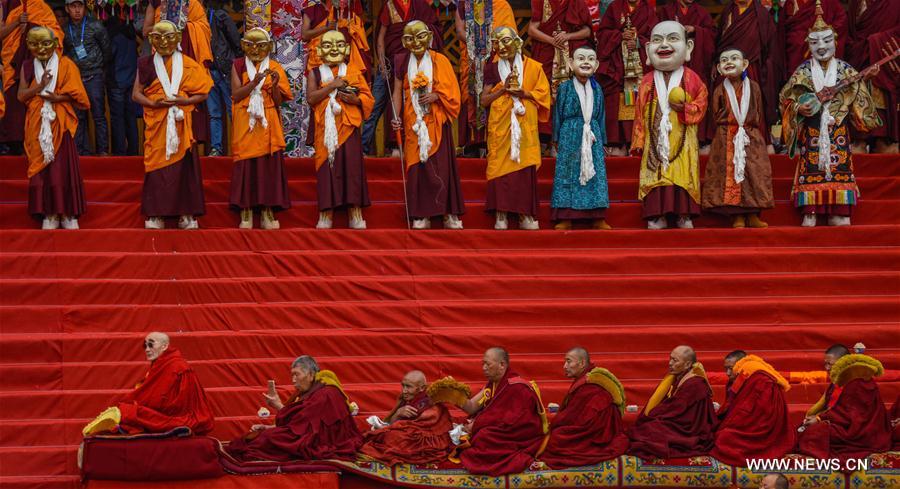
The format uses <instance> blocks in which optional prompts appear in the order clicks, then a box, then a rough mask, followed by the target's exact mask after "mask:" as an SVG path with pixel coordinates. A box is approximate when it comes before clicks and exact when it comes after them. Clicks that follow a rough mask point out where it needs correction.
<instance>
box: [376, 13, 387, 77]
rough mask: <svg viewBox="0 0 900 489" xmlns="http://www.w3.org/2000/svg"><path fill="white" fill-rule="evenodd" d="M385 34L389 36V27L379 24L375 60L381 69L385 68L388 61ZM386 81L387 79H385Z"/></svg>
mask: <svg viewBox="0 0 900 489" xmlns="http://www.w3.org/2000/svg"><path fill="white" fill-rule="evenodd" d="M385 36H387V27H385V26H383V25H379V26H378V38H376V39H375V57H376V58H377V59H376V60H375V62H376V63H378V68H379V69H384V67H385V61H386V59H385V58H384V44H385V40H384V38H385ZM385 81H387V80H385Z"/></svg>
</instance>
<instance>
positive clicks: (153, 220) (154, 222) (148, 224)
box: [144, 217, 166, 229]
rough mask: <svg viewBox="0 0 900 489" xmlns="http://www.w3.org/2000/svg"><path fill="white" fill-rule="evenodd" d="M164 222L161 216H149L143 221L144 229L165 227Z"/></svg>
mask: <svg viewBox="0 0 900 489" xmlns="http://www.w3.org/2000/svg"><path fill="white" fill-rule="evenodd" d="M165 228H166V223H165V221H163V220H162V218H161V217H150V218H148V219H147V220H146V221H144V229H165Z"/></svg>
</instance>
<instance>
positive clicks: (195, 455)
mask: <svg viewBox="0 0 900 489" xmlns="http://www.w3.org/2000/svg"><path fill="white" fill-rule="evenodd" d="M217 447H218V441H217V440H215V439H213V438H209V437H205V436H192V437H177V438H162V439H155V438H146V437H141V438H131V437H122V438H115V437H102V438H101V437H95V438H86V439H85V440H84V462H83V466H82V477H83V478H84V479H85V480H91V479H93V480H121V481H165V480H187V479H211V478H214V477H220V476H222V475H223V474H224V471H223V470H222V465H221V464H220V463H219V455H218V450H217Z"/></svg>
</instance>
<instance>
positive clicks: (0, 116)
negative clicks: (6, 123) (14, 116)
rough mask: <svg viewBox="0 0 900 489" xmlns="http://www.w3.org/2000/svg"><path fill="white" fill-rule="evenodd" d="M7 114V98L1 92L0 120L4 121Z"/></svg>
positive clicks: (0, 91)
mask: <svg viewBox="0 0 900 489" xmlns="http://www.w3.org/2000/svg"><path fill="white" fill-rule="evenodd" d="M5 113H6V98H5V97H4V96H3V91H2V90H0V119H3V114H5Z"/></svg>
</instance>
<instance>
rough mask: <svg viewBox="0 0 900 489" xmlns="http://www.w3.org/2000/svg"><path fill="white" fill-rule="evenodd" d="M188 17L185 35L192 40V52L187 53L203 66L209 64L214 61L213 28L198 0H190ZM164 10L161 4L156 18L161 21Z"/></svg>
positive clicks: (157, 9)
mask: <svg viewBox="0 0 900 489" xmlns="http://www.w3.org/2000/svg"><path fill="white" fill-rule="evenodd" d="M188 2H189V3H188V18H187V24H185V26H184V35H186V36H187V38H188V39H189V40H190V45H191V50H190V51H191V52H188V53H186V54H187V55H188V56H190V57H192V58H194V61H196V62H198V63H200V65H201V66H204V67H206V66H208V65H209V63H211V62H212V59H213V56H212V45H211V44H210V43H211V42H212V30H210V28H209V20H208V19H207V17H206V10H205V9H204V8H203V5H202V4H201V3H200V2H199V1H198V0H188ZM161 15H162V12H161V11H160V9H159V6H157V8H156V14H155V15H154V20H155V21H156V22H159V19H160V16H161Z"/></svg>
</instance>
